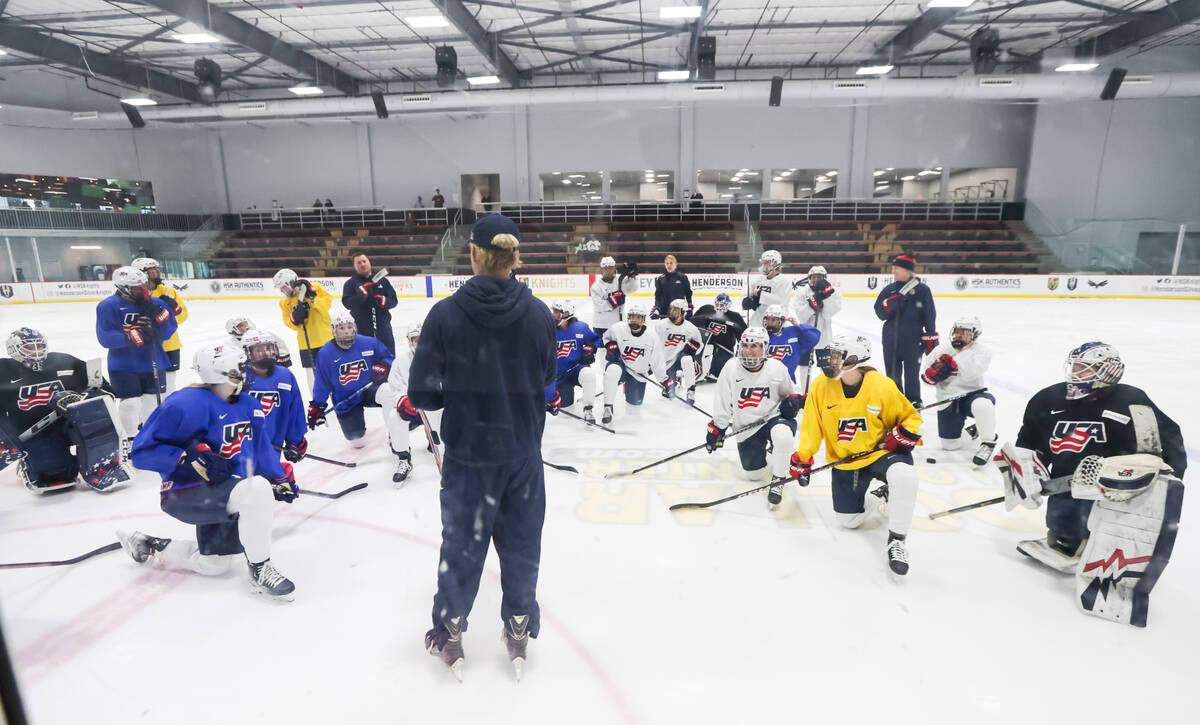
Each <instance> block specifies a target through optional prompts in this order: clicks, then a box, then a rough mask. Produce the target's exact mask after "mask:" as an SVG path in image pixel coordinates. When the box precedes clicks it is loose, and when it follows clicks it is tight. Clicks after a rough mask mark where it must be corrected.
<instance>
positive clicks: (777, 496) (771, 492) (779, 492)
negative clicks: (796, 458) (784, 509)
mask: <svg viewBox="0 0 1200 725" xmlns="http://www.w3.org/2000/svg"><path fill="white" fill-rule="evenodd" d="M783 484H784V481H781V480H779V479H775V481H772V482H771V487H770V488H768V489H767V510H768V511H774V510H775V507H776V506H778V505H779V504H780V503H782V502H783Z"/></svg>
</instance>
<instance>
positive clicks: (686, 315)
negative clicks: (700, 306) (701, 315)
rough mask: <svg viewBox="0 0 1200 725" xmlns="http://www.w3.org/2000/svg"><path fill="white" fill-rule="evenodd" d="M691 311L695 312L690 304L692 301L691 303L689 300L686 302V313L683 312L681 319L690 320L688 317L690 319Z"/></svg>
mask: <svg viewBox="0 0 1200 725" xmlns="http://www.w3.org/2000/svg"><path fill="white" fill-rule="evenodd" d="M693 312H695V307H694V306H693V305H692V303H691V302H689V303H688V309H687V313H686V314H684V316H683V319H685V320H690V319H692V313H693Z"/></svg>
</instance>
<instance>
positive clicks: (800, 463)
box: [788, 453, 813, 486]
mask: <svg viewBox="0 0 1200 725" xmlns="http://www.w3.org/2000/svg"><path fill="white" fill-rule="evenodd" d="M812 464H813V459H812V456H809V457H808V460H807V461H806V460H803V459H801V458H800V454H799V453H793V454H792V458H791V460H790V461H788V473H791V474H792V478H794V479H796V483H798V484H800V485H801V486H807V485H808V477H809V476H810V475H812Z"/></svg>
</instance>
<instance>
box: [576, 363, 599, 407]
mask: <svg viewBox="0 0 1200 725" xmlns="http://www.w3.org/2000/svg"><path fill="white" fill-rule="evenodd" d="M579 386H580V387H581V388H582V389H583V392H582V393H581V398H580V399H581V401H582V403H583V405H584V406H585V407H586V406H589V405H591V404H593V403H595V402H596V371H595V370H592V369H591V368H590V367H586V368H584V369H582V370H580V371H579Z"/></svg>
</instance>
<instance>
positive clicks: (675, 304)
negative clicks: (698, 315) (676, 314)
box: [667, 297, 688, 315]
mask: <svg viewBox="0 0 1200 725" xmlns="http://www.w3.org/2000/svg"><path fill="white" fill-rule="evenodd" d="M687 308H688V303H687V300H685V299H683V298H682V297H681V298H679V299H677V300H671V304H670V306H668V308H667V311H668V312H669V311H670V310H679V311H680V312H682V313H683V314H685V315H686V314H687Z"/></svg>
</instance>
